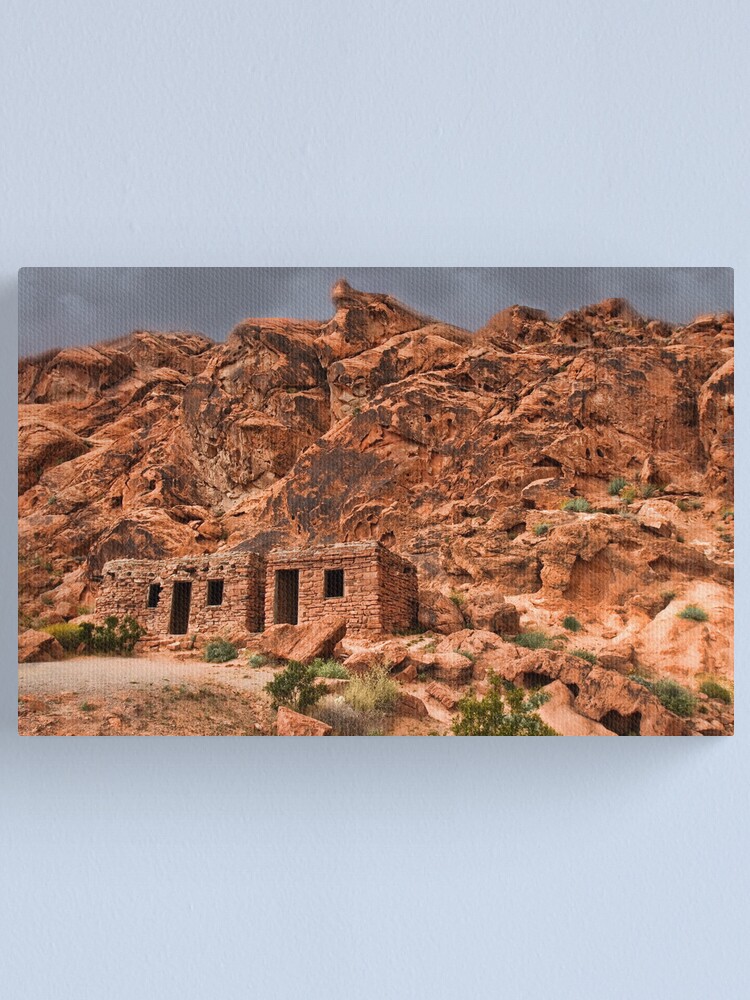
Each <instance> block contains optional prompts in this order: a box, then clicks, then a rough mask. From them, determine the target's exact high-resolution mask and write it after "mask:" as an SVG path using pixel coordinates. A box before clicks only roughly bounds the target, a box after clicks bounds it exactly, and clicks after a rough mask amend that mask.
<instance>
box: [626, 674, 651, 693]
mask: <svg viewBox="0 0 750 1000" xmlns="http://www.w3.org/2000/svg"><path fill="white" fill-rule="evenodd" d="M628 680H629V681H633V683H634V684H640V685H641V687H645V688H648V689H649V691H650V690H651V685H652V684H653V681H652V680H651V679H650V678H649V677H644V676H643V675H642V674H628Z"/></svg>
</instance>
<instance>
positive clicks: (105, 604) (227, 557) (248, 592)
mask: <svg viewBox="0 0 750 1000" xmlns="http://www.w3.org/2000/svg"><path fill="white" fill-rule="evenodd" d="M264 570H265V560H264V559H263V557H262V556H259V555H257V554H256V553H254V552H243V553H241V554H233V553H219V554H214V555H210V556H207V555H204V556H183V557H181V558H179V559H116V560H113V561H111V562H108V563H106V564H105V565H104V567H103V569H102V583H101V588H100V591H99V596H98V597H97V601H96V616H97V618H98V619H103V618H106V617H107V615H117V616H118V617H122V616H123V615H133V617H134V618H136V619H137V620H138V621H139V622H140V623H141V625H143V626H144V627H145V628H146V629H148V632H149V633H150V634H152V635H169V634H170V632H171V629H170V617H171V612H172V595H173V589H174V585H175V583H178V582H185V583H187V582H190V583H191V584H192V587H191V595H190V608H189V615H188V618H187V625H186V628H185V633H182V634H192V633H199V634H202V635H209V636H213V635H221V634H222V633H224V632H230V633H231V632H236V631H237V630H244V631H248V632H260V631H262V629H263V597H264V593H263V591H264V585H265V573H264ZM209 580H223V581H224V584H223V594H222V600H221V604H220V605H217V606H211V605H209V604H208V581H209ZM152 584H160V585H161V593H160V595H159V601H158V604H157V606H156V607H155V608H149V607H148V596H149V587H150V586H151V585H152Z"/></svg>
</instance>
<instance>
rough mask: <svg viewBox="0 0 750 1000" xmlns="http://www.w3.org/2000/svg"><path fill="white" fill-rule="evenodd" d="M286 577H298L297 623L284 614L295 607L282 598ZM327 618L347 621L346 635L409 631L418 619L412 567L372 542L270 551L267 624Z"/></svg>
mask: <svg viewBox="0 0 750 1000" xmlns="http://www.w3.org/2000/svg"><path fill="white" fill-rule="evenodd" d="M289 574H296V576H297V584H296V591H297V594H296V620H295V615H294V614H291V615H289V614H287V613H285V612H288V611H289V610H290V608H289V605H290V604H293V603H294V601H289V600H287V601H286V602H285V601H284V599H283V597H284V595H283V589H284V587H285V585H287V586H288V576H289ZM285 575H286V576H287V580H285V579H284V576H285ZM292 586H293V587H294V585H292ZM280 589H281V590H282V593H281V594H280ZM280 598H281V599H280ZM285 604H286V607H285ZM331 617H343V618H345V619H346V622H347V634H348V635H354V636H356V635H357V634H367V633H373V632H375V633H378V632H406V631H408V630H409V629H411V628H413V627H414V626H415V624H416V618H417V571H416V568H415V567H414V566H413V565H412V564H411V563H410V562H408V561H407V560H406V559H402V558H401V557H400V556H397V555H396V554H395V553H393V552H391V551H390V550H389V549H386V548H384V547H383V546H382V545H380V544H379V543H377V542H345V543H344V542H342V543H338V544H333V545H326V546H320V547H318V548H309V549H276V550H274V551H272V552H271V553H270V555H269V557H268V567H267V572H266V616H265V618H266V626H268V625H272V624H279V623H281V622H284V621H291V623H292V624H306V623H308V622H313V621H320V620H322V619H324V618H331Z"/></svg>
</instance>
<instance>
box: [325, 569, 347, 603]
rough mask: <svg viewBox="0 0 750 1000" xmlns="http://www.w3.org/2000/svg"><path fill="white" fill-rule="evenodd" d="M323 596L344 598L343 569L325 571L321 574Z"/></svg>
mask: <svg viewBox="0 0 750 1000" xmlns="http://www.w3.org/2000/svg"><path fill="white" fill-rule="evenodd" d="M323 596H324V597H325V598H326V599H328V598H329V597H343V596H344V571H343V569H327V570H325V571H324V573H323Z"/></svg>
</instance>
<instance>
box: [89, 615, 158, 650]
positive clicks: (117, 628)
mask: <svg viewBox="0 0 750 1000" xmlns="http://www.w3.org/2000/svg"><path fill="white" fill-rule="evenodd" d="M78 627H79V628H80V630H81V635H82V638H83V644H84V647H85V649H86V652H87V653H114V654H115V655H119V656H130V655H131V654H132V652H133V650H134V649H135V644H136V643H137V642H138V640H139V639H141V638H142V637H143V636H144V635H145V634H146V630H145V628H143V627H142V626H141V625H139V624H138V622H137V621H136V620H135V618H133V617H132V615H125V617H124V618H123V619H122V621H120V619H119V618H118V617H117V616H116V615H110V616H109V617H108V618H105V619H104V624H103V625H94V624H92V623H91V622H82V623H81V624H80V625H79V626H78Z"/></svg>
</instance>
